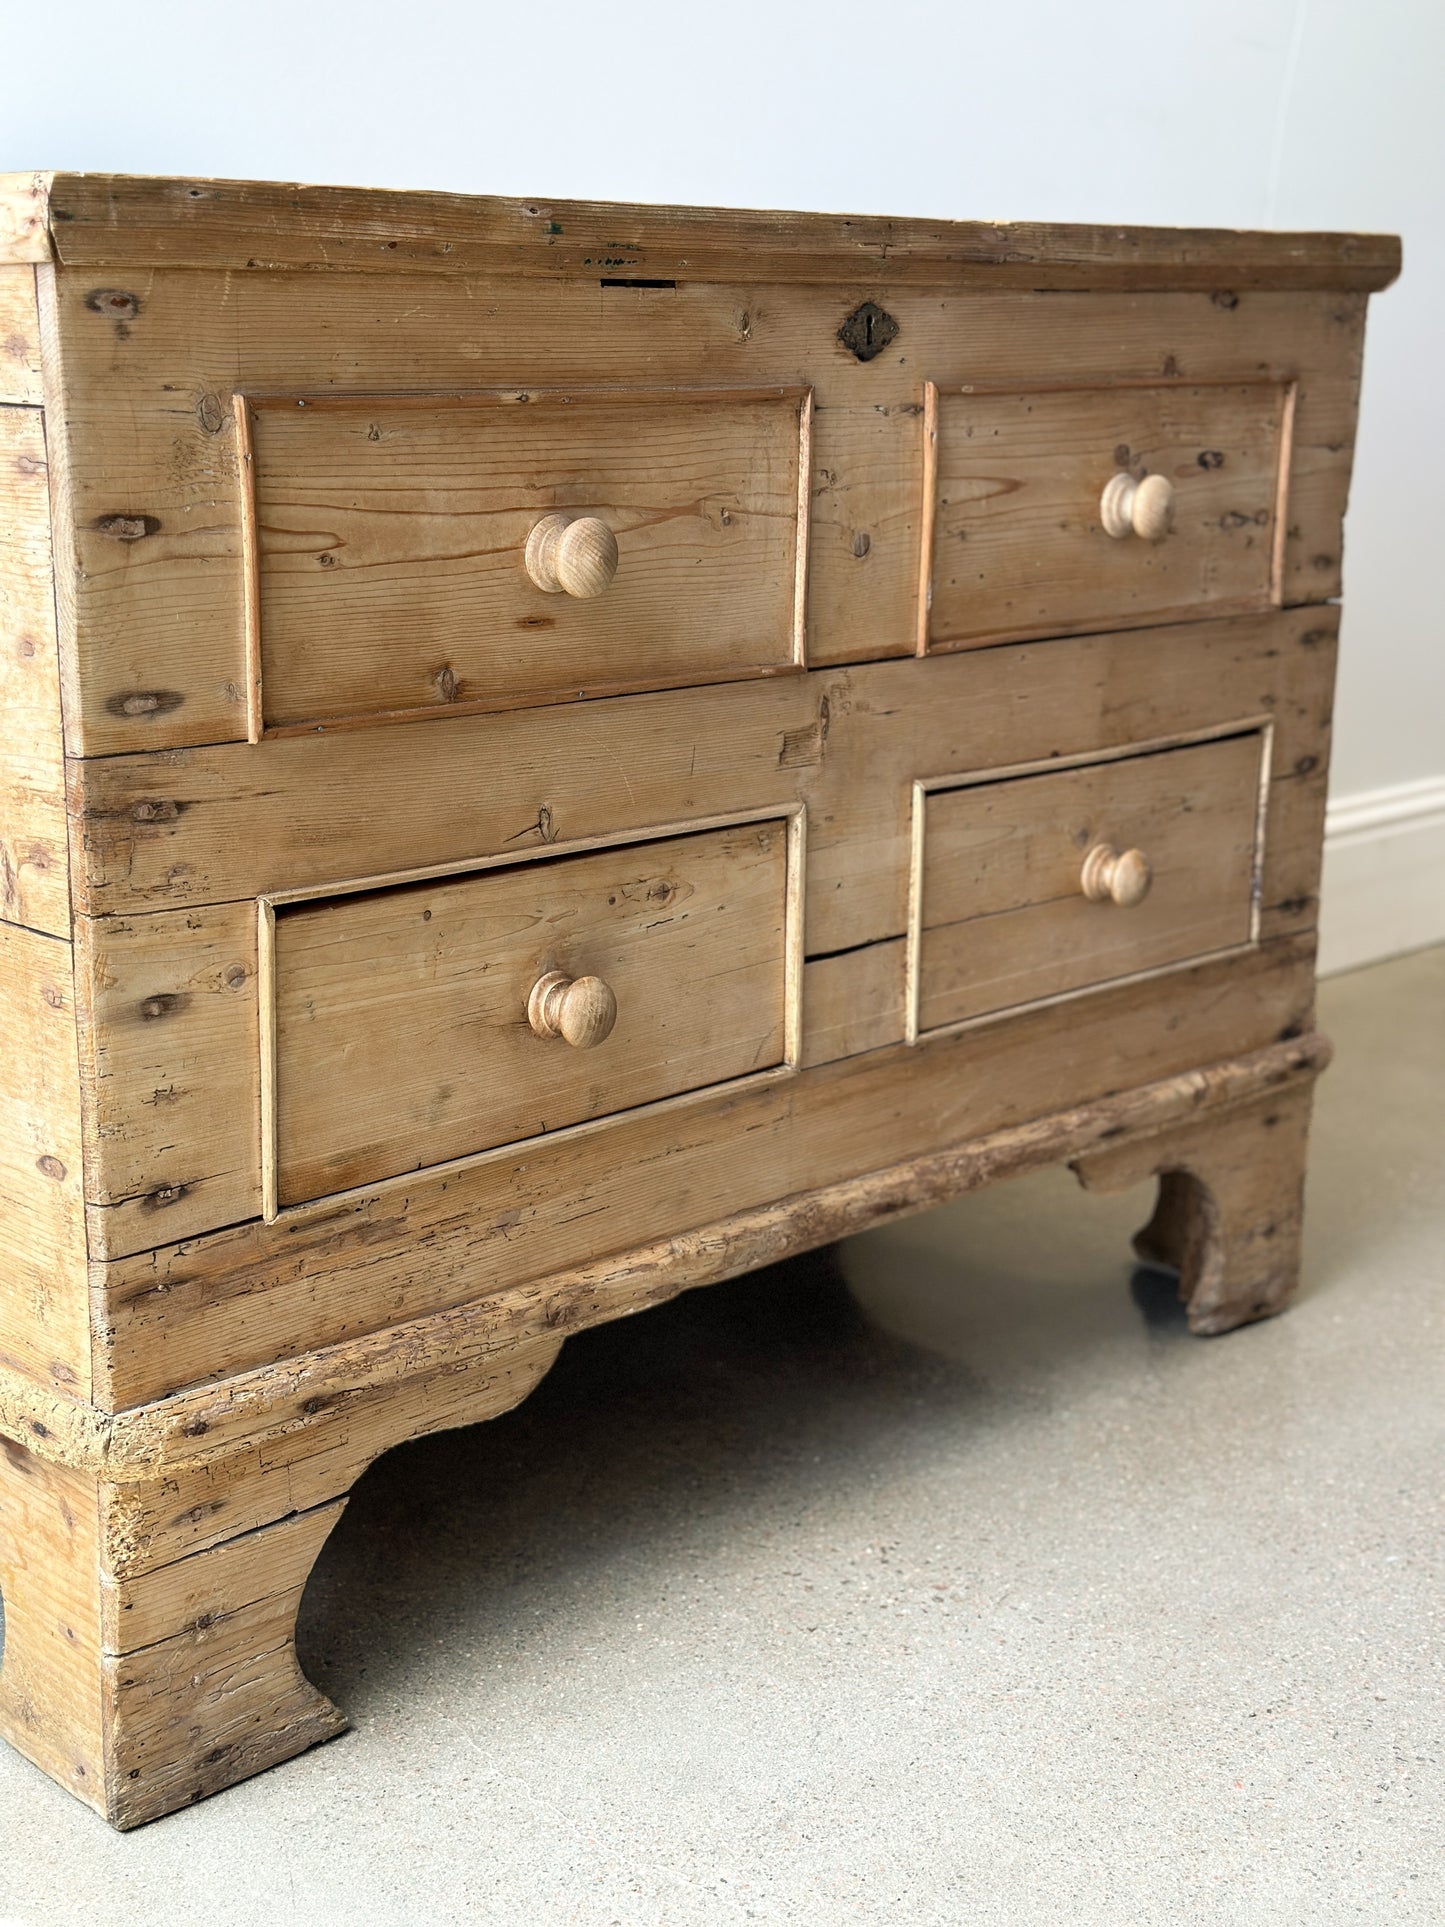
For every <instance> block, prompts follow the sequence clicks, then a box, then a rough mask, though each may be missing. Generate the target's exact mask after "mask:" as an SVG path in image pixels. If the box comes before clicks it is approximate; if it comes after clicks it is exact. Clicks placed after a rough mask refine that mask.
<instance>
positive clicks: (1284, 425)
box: [1269, 376, 1299, 609]
mask: <svg viewBox="0 0 1445 1927" xmlns="http://www.w3.org/2000/svg"><path fill="white" fill-rule="evenodd" d="M1298 399H1299V379H1298V377H1297V376H1295V377H1291V378H1290V379H1289V380H1288V381H1286V382H1285V384H1284V399H1283V402H1282V405H1281V409H1280V422H1279V453H1278V457H1277V467H1276V469H1275V487H1274V540H1273V542H1272V543H1271V544H1270V555H1269V599H1270V601H1271V602H1272V603H1273V604H1274V606H1275V608H1276V609H1282V608H1283V607H1284V577H1285V563H1286V556H1287V551H1288V548H1289V492H1290V482H1291V480H1292V477H1293V473H1294V424H1295V407H1296V403H1297V401H1298Z"/></svg>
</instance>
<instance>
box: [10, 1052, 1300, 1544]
mask: <svg viewBox="0 0 1445 1927" xmlns="http://www.w3.org/2000/svg"><path fill="white" fill-rule="evenodd" d="M1330 1056H1331V1049H1330V1045H1329V1042H1328V1040H1327V1039H1326V1038H1324V1037H1322V1036H1321V1035H1320V1034H1319V1033H1318V1032H1313V1031H1301V1032H1299V1033H1298V1034H1297V1035H1291V1036H1290V1037H1289V1038H1286V1039H1284V1040H1282V1041H1279V1042H1276V1043H1274V1044H1272V1045H1269V1046H1266V1047H1264V1048H1262V1049H1261V1050H1258V1051H1254V1052H1249V1053H1246V1054H1244V1055H1243V1056H1241V1057H1237V1058H1230V1059H1226V1060H1224V1061H1221V1062H1218V1063H1214V1064H1210V1065H1204V1066H1200V1067H1197V1068H1196V1069H1195V1070H1193V1071H1189V1072H1182V1073H1179V1074H1177V1075H1175V1076H1171V1077H1168V1078H1165V1079H1161V1080H1159V1081H1157V1082H1155V1083H1152V1084H1146V1085H1142V1086H1136V1087H1134V1088H1131V1089H1130V1090H1128V1091H1123V1092H1112V1093H1108V1094H1106V1095H1105V1096H1103V1097H1102V1098H1099V1099H1097V1100H1094V1101H1092V1102H1090V1103H1087V1104H1084V1105H1080V1106H1076V1107H1073V1108H1071V1109H1069V1110H1066V1111H1062V1112H1049V1113H1047V1114H1043V1115H1040V1116H1039V1117H1037V1118H1033V1119H1030V1120H1027V1121H1026V1122H1024V1123H1023V1124H1020V1125H1018V1126H1014V1127H1009V1128H1006V1129H1004V1130H1001V1131H998V1132H994V1133H991V1134H989V1135H988V1136H987V1137H986V1138H983V1139H977V1140H970V1141H967V1142H964V1143H960V1144H957V1145H954V1146H950V1147H948V1148H946V1149H945V1150H943V1151H941V1152H938V1153H935V1154H931V1155H925V1156H920V1157H916V1158H909V1159H904V1160H901V1161H900V1162H899V1163H898V1164H896V1165H891V1166H883V1167H880V1168H878V1169H875V1170H874V1171H872V1172H869V1173H865V1174H864V1175H863V1176H862V1177H860V1178H857V1179H851V1180H847V1181H845V1182H843V1183H840V1184H838V1185H835V1186H828V1187H823V1188H820V1189H819V1190H817V1191H814V1192H810V1193H803V1194H797V1195H794V1196H790V1197H787V1198H783V1199H778V1200H775V1201H773V1202H772V1203H770V1204H767V1205H764V1206H762V1207H760V1208H759V1209H756V1210H751V1211H744V1212H738V1213H734V1214H733V1215H732V1216H731V1217H729V1218H727V1219H726V1220H722V1221H718V1222H715V1223H713V1224H710V1225H706V1226H701V1227H698V1228H697V1229H696V1230H695V1231H693V1232H686V1233H675V1234H673V1235H672V1236H670V1237H668V1238H666V1239H664V1240H661V1241H659V1242H656V1243H654V1244H653V1245H651V1246H646V1247H632V1248H630V1249H629V1250H627V1251H625V1252H622V1253H619V1254H617V1255H616V1256H615V1257H610V1258H605V1259H598V1260H594V1261H593V1262H591V1263H589V1264H588V1265H586V1266H583V1267H581V1268H579V1269H578V1270H577V1271H576V1272H575V1273H574V1274H572V1275H570V1276H569V1277H568V1278H567V1279H566V1280H565V1281H558V1280H556V1279H547V1280H542V1281H539V1282H538V1283H536V1284H535V1285H530V1286H524V1287H519V1288H516V1289H514V1290H513V1291H511V1292H509V1293H507V1294H505V1295H503V1296H501V1297H489V1298H486V1299H482V1300H476V1301H471V1302H468V1303H465V1304H462V1305H460V1306H457V1307H455V1308H452V1309H447V1310H442V1311H439V1312H433V1313H429V1314H424V1315H423V1316H421V1317H419V1318H417V1319H413V1320H410V1321H407V1322H404V1323H402V1324H400V1325H393V1326H390V1327H386V1328H383V1329H381V1330H379V1331H376V1332H372V1333H367V1334H363V1335H361V1336H359V1337H354V1338H350V1339H346V1340H343V1341H341V1342H340V1343H338V1344H337V1345H335V1346H331V1347H326V1348H322V1349H320V1350H314V1351H312V1352H310V1353H307V1354H305V1355H303V1356H300V1357H297V1358H295V1359H293V1360H291V1361H289V1362H288V1363H287V1364H286V1366H285V1367H284V1369H278V1368H276V1367H271V1366H267V1367H261V1368H259V1369H257V1370H253V1371H247V1372H241V1373H239V1374H234V1375H233V1376H232V1377H231V1379H230V1380H229V1381H228V1383H227V1384H226V1385H225V1386H223V1387H218V1386H213V1385H206V1384H202V1385H198V1386H196V1387H194V1388H192V1389H191V1390H189V1391H185V1392H182V1393H177V1394H175V1395H173V1396H171V1397H169V1398H166V1399H164V1400H162V1401H159V1402H157V1403H155V1404H153V1405H145V1406H139V1407H134V1408H130V1409H126V1410H122V1411H120V1412H118V1413H116V1414H114V1415H112V1416H107V1415H105V1414H103V1413H101V1412H98V1411H96V1410H95V1409H94V1408H93V1407H90V1406H84V1405H79V1404H76V1403H75V1402H74V1401H72V1400H66V1399H62V1398H61V1397H59V1396H58V1395H57V1394H55V1393H53V1392H47V1391H46V1390H45V1389H44V1388H42V1387H39V1386H37V1385H35V1384H34V1383H33V1382H32V1381H29V1380H25V1379H21V1378H19V1377H18V1376H17V1375H16V1374H14V1373H9V1372H7V1371H6V1370H5V1369H4V1368H3V1367H0V1427H3V1430H4V1431H5V1433H6V1434H7V1435H9V1436H14V1437H20V1436H24V1437H25V1438H26V1439H27V1440H28V1441H29V1449H30V1450H31V1451H32V1452H33V1454H34V1455H35V1457H36V1458H38V1459H40V1460H43V1461H44V1463H45V1464H47V1465H51V1464H53V1465H60V1466H68V1467H72V1468H74V1469H77V1470H80V1471H84V1472H88V1473H90V1474H92V1475H95V1476H98V1477H99V1478H100V1479H101V1483H102V1496H103V1508H102V1509H103V1511H104V1513H105V1515H106V1516H105V1519H104V1522H103V1524H104V1537H105V1545H106V1559H107V1570H108V1571H112V1572H115V1573H129V1572H141V1571H146V1570H149V1569H150V1568H151V1567H152V1566H164V1565H165V1564H167V1563H168V1562H169V1561H170V1560H171V1559H174V1558H177V1557H180V1556H183V1555H184V1554H185V1553H187V1552H189V1551H192V1550H195V1549H196V1548H197V1547H198V1546H200V1545H208V1544H213V1543H219V1542H221V1541H224V1540H225V1539H227V1537H228V1536H235V1534H236V1533H237V1532H239V1531H243V1530H246V1529H248V1528H247V1527H246V1525H245V1523H244V1522H242V1524H241V1525H239V1526H238V1525H235V1524H233V1523H232V1522H231V1521H230V1520H224V1519H218V1518H217V1517H216V1516H215V1515H217V1514H218V1513H219V1512H221V1511H222V1510H223V1509H224V1507H223V1504H222V1503H221V1502H219V1500H218V1499H217V1497H216V1495H217V1494H219V1493H222V1492H224V1491H225V1489H226V1484H227V1482H228V1480H230V1479H231V1477H232V1475H233V1474H234V1473H235V1472H236V1470H237V1469H238V1467H239V1469H241V1470H242V1472H243V1473H245V1471H246V1467H247V1465H248V1464H249V1465H250V1466H251V1467H252V1468H253V1469H260V1470H262V1471H268V1470H270V1469H275V1468H279V1467H280V1466H282V1465H288V1466H291V1467H293V1468H294V1467H296V1466H298V1465H301V1464H303V1463H304V1462H305V1460H306V1458H307V1445H308V1440H309V1441H310V1443H311V1444H312V1445H313V1446H316V1447H320V1448H322V1449H321V1450H320V1451H318V1452H315V1453H313V1454H312V1456H314V1457H325V1456H329V1455H330V1453H331V1451H332V1449H333V1448H339V1449H340V1451H341V1452H342V1453H343V1454H349V1455H350V1457H349V1463H350V1464H351V1465H352V1466H354V1467H355V1466H359V1465H360V1464H364V1463H366V1462H368V1461H369V1458H370V1457H372V1456H375V1452H376V1451H379V1450H385V1449H386V1448H387V1445H389V1444H394V1443H397V1442H399V1441H400V1440H401V1439H403V1438H405V1437H408V1436H411V1433H410V1432H409V1430H408V1425H409V1423H410V1419H411V1417H412V1416H413V1415H414V1413H415V1412H416V1411H417V1410H424V1409H425V1408H426V1407H428V1406H435V1407H436V1408H437V1410H438V1412H439V1414H440V1418H439V1423H440V1424H442V1425H447V1424H457V1423H461V1424H470V1423H473V1422H475V1421H476V1420H478V1419H481V1418H484V1417H486V1416H488V1414H489V1412H491V1411H498V1410H502V1409H504V1408H505V1406H506V1405H507V1404H514V1403H516V1401H517V1399H518V1398H520V1397H524V1396H525V1395H526V1392H527V1391H528V1390H529V1389H530V1387H531V1386H532V1385H533V1384H535V1383H536V1381H537V1379H538V1378H539V1377H540V1376H541V1374H542V1373H543V1372H544V1371H545V1370H546V1369H547V1367H548V1365H549V1364H550V1362H551V1360H552V1358H553V1357H554V1356H555V1354H556V1349H557V1346H558V1345H559V1343H560V1336H559V1335H558V1334H559V1328H566V1329H573V1330H575V1329H579V1328H581V1327H582V1326H584V1325H587V1324H593V1323H597V1322H599V1321H600V1320H602V1319H605V1318H610V1317H616V1316H619V1315H622V1314H623V1313H624V1312H625V1311H628V1310H637V1309H639V1308H641V1306H642V1305H644V1304H649V1303H657V1302H660V1301H661V1300H662V1299H663V1298H666V1297H668V1296H671V1295H673V1294H674V1293H675V1292H677V1291H679V1290H683V1289H687V1288H689V1287H690V1286H693V1285H698V1284H705V1283H709V1282H713V1281H715V1280H718V1279H721V1278H725V1277H731V1276H733V1275H735V1273H736V1272H737V1271H741V1270H747V1269H751V1268H754V1267H755V1266H757V1265H759V1264H763V1263H769V1262H773V1261H775V1260H776V1259H778V1258H781V1257H784V1256H786V1255H788V1253H789V1252H793V1251H800V1250H806V1249H807V1248H809V1245H810V1244H816V1243H826V1242H829V1241H831V1239H832V1238H834V1237H837V1236H841V1235H845V1234H846V1233H847V1232H850V1231H856V1230H861V1229H864V1228H866V1227H867V1226H868V1225H870V1224H874V1223H877V1222H878V1221H879V1220H880V1219H881V1218H885V1217H888V1216H894V1215H897V1214H898V1213H899V1212H906V1211H910V1210H916V1209H919V1208H922V1207H923V1206H925V1205H928V1204H931V1203H940V1202H942V1201H943V1200H944V1199H945V1198H947V1197H951V1196H956V1195H957V1194H958V1192H959V1191H960V1190H968V1189H972V1188H974V1187H975V1186H977V1185H980V1184H986V1183H991V1182H993V1181H995V1180H997V1179H999V1178H1003V1177H1007V1176H1010V1175H1013V1174H1016V1173H1018V1172H1022V1171H1025V1170H1029V1169H1033V1168H1034V1167H1035V1166H1037V1165H1039V1164H1042V1163H1051V1162H1056V1161H1058V1160H1059V1159H1068V1160H1070V1161H1073V1162H1075V1163H1076V1164H1078V1163H1079V1162H1080V1161H1082V1160H1083V1159H1085V1158H1091V1157H1092V1156H1093V1155H1094V1154H1095V1153H1098V1152H1102V1151H1104V1150H1106V1149H1110V1148H1112V1149H1113V1150H1116V1151H1122V1150H1126V1149H1128V1148H1130V1147H1131V1146H1133V1145H1135V1144H1137V1143H1140V1142H1145V1143H1148V1142H1152V1141H1153V1140H1155V1139H1156V1138H1158V1137H1159V1136H1161V1135H1163V1134H1164V1133H1165V1132H1166V1131H1168V1130H1170V1129H1172V1128H1173V1127H1174V1126H1175V1125H1177V1124H1180V1123H1183V1122H1185V1121H1193V1122H1194V1123H1196V1124H1198V1125H1199V1126H1200V1127H1201V1128H1204V1129H1210V1128H1212V1125H1213V1123H1214V1122H1216V1121H1219V1122H1223V1121H1225V1120H1227V1117H1228V1116H1229V1114H1230V1112H1231V1111H1232V1110H1234V1109H1235V1108H1236V1107H1239V1106H1247V1105H1250V1104H1252V1103H1253V1102H1254V1101H1255V1100H1256V1099H1262V1098H1264V1097H1266V1096H1268V1095H1270V1094H1272V1093H1276V1092H1283V1091H1288V1090H1290V1089H1291V1088H1293V1087H1294V1086H1295V1085H1297V1084H1298V1083H1299V1082H1300V1081H1301V1080H1312V1079H1313V1078H1314V1077H1315V1076H1317V1075H1318V1073H1319V1072H1320V1071H1321V1070H1322V1069H1324V1068H1325V1066H1326V1065H1327V1064H1328V1063H1329V1061H1330ZM569 1301H570V1303H571V1306H572V1310H571V1314H570V1316H569V1315H568V1314H567V1313H566V1312H565V1309H564V1307H565V1305H566V1304H567V1303H568V1302H569ZM479 1373H480V1375H478V1374H479ZM448 1384H450V1385H451V1387H452V1389H451V1390H447V1389H446V1387H447V1386H448ZM413 1398H414V1399H415V1400H416V1401H417V1403H416V1404H415V1405H414V1404H413V1403H412V1400H413ZM478 1405H480V1406H481V1407H483V1408H485V1409H477V1407H478ZM469 1406H470V1407H471V1408H472V1409H471V1410H470V1412H469V1414H468V1408H469ZM388 1408H390V1409H389V1410H388ZM364 1411H370V1412H373V1413H382V1412H385V1413H386V1419H385V1422H383V1423H379V1424H377V1425H375V1426H371V1425H368V1426H367V1427H366V1428H365V1429H366V1433H367V1445H368V1449H367V1450H366V1451H364V1452H362V1453H361V1454H360V1456H358V1454H357V1444H356V1443H355V1442H353V1438H352V1424H353V1422H354V1421H356V1420H357V1418H358V1416H359V1415H360V1414H361V1413H362V1412H364ZM458 1413H461V1414H463V1416H460V1417H458V1416H456V1415H457V1414H458ZM37 1421H43V1422H37ZM378 1439H380V1441H381V1442H380V1443H377V1440H378ZM253 1452H255V1453H258V1454H259V1456H258V1457H256V1458H254V1459H251V1458H250V1457H249V1455H251V1454H252V1453H253ZM190 1471H194V1472H196V1473H197V1474H199V1475H200V1476H201V1478H203V1479H204V1480H206V1481H207V1482H208V1483H209V1489H210V1492H211V1494H212V1499H211V1501H210V1502H209V1503H206V1504H201V1505H196V1506H194V1507H192V1509H190V1510H188V1511H185V1512H184V1513H182V1514H181V1515H180V1516H175V1515H174V1514H168V1515H162V1523H163V1528H164V1535H163V1538H162V1540H161V1541H160V1542H159V1543H157V1542H156V1540H155V1538H154V1535H153V1532H152V1530H150V1529H149V1528H147V1527H146V1526H145V1525H144V1523H143V1521H144V1520H145V1518H146V1517H147V1516H151V1515H152V1514H153V1512H154V1508H155V1506H156V1504H157V1502H159V1503H160V1504H165V1503H166V1502H167V1497H168V1495H170V1496H171V1497H173V1496H174V1493H175V1491H176V1489H177V1488H176V1483H175V1481H176V1478H177V1476H178V1475H180V1474H183V1473H188V1472H190ZM344 1483H345V1481H343V1482H342V1486H343V1487H344ZM146 1488H155V1490H152V1491H150V1492H149V1493H148V1492H147V1491H146ZM340 1489H342V1487H335V1488H333V1490H340ZM127 1492H130V1493H131V1494H132V1497H131V1499H130V1500H129V1501H127V1500H126V1498H125V1494H126V1493H127ZM286 1509H287V1510H290V1509H291V1508H290V1507H289V1506H288V1507H287V1508H286ZM266 1516H267V1515H265V1514H264V1513H263V1514H261V1515H260V1516H259V1517H258V1516H253V1517H252V1518H251V1520H250V1524H251V1525H253V1526H254V1525H255V1524H258V1523H263V1522H264V1519H265V1517H266ZM270 1516H275V1515H270Z"/></svg>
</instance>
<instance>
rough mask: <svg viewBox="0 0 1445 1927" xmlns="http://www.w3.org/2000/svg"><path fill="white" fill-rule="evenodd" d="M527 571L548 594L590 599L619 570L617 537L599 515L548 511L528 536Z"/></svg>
mask: <svg viewBox="0 0 1445 1927" xmlns="http://www.w3.org/2000/svg"><path fill="white" fill-rule="evenodd" d="M526 561H527V574H528V575H529V576H531V578H532V580H533V581H534V582H535V583H536V585H537V587H538V588H539V589H541V590H543V591H544V593H545V594H547V595H559V594H560V595H570V596H576V597H577V598H578V600H579V601H582V602H587V601H590V600H591V598H592V597H593V596H599V595H601V593H602V591H603V590H604V589H605V588H606V587H607V585H608V583H609V582H610V581H611V580H612V578H613V576H615V575H616V573H617V537H616V536H615V535H614V534H613V533H612V531H611V529H609V528H608V526H607V524H606V523H605V522H604V521H603V520H602V519H601V517H600V516H596V515H579V516H578V517H577V518H576V520H575V521H574V520H573V518H572V517H571V516H570V515H544V516H543V517H542V519H541V521H540V522H539V523H538V524H537V526H536V527H535V528H534V529H533V530H532V533H531V534H530V535H529V536H528V537H527V557H526Z"/></svg>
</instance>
